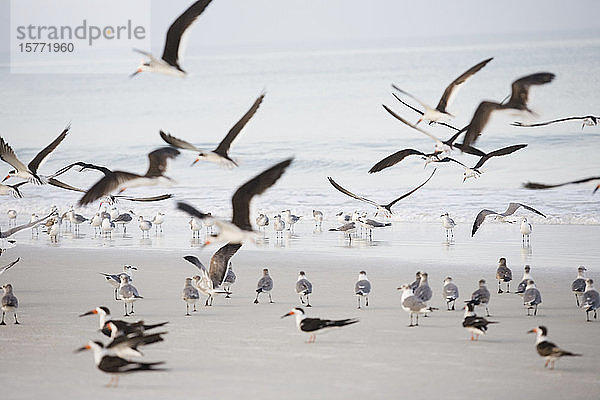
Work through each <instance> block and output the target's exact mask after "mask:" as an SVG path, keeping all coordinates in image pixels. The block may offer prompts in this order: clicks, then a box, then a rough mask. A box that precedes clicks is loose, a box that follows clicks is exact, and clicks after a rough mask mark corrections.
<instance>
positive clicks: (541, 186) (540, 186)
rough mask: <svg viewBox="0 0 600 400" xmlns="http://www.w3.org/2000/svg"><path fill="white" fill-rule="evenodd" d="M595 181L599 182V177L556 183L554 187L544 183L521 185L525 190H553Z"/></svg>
mask: <svg viewBox="0 0 600 400" xmlns="http://www.w3.org/2000/svg"><path fill="white" fill-rule="evenodd" d="M597 180H600V176H593V177H590V178H584V179H578V180H576V181H571V182H564V183H558V184H555V185H548V184H545V183H535V182H527V183H524V184H523V187H524V188H526V189H550V188H555V187H559V186H564V185H571V184H577V183H585V182H590V181H597Z"/></svg>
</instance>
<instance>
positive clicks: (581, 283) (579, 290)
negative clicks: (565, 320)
mask: <svg viewBox="0 0 600 400" xmlns="http://www.w3.org/2000/svg"><path fill="white" fill-rule="evenodd" d="M585 271H586V268H585V267H584V266H583V265H581V266H579V267H578V268H577V278H576V279H575V280H574V281H573V283H572V284H571V292H573V293H574V294H575V301H576V302H577V307H579V297H580V296H583V292H585V274H584V272H585Z"/></svg>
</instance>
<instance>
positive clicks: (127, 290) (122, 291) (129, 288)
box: [119, 274, 143, 317]
mask: <svg viewBox="0 0 600 400" xmlns="http://www.w3.org/2000/svg"><path fill="white" fill-rule="evenodd" d="M119 296H121V300H123V303H124V305H125V314H124V316H125V317H127V316H128V315H129V314H133V303H134V302H135V301H136V300H137V299H143V297H142V296H140V294H139V293H138V290H137V288H136V287H135V286H133V285H132V284H131V283H130V280H129V275H127V274H121V285H120V286H119ZM127 304H131V311H130V312H129V313H128V312H127Z"/></svg>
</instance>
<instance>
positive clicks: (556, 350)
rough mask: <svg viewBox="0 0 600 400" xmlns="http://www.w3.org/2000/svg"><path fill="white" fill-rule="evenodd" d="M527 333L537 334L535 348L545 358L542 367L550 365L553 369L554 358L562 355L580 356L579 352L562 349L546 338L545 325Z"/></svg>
mask: <svg viewBox="0 0 600 400" xmlns="http://www.w3.org/2000/svg"><path fill="white" fill-rule="evenodd" d="M527 333H535V334H536V335H537V337H536V340H535V349H536V350H537V352H538V354H539V355H540V356H541V357H544V358H545V359H546V363H545V364H544V368H547V367H548V365H550V369H554V363H555V362H556V360H557V359H559V358H560V357H563V356H574V357H578V356H581V354H575V353H571V352H570V351H566V350H563V349H561V348H560V347H558V346H557V345H555V344H554V343H552V342H549V341H548V340H546V335H548V328H546V327H545V326H538V327H537V328H533V329H532V330H530V331H528V332H527Z"/></svg>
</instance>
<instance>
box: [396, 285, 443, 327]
mask: <svg viewBox="0 0 600 400" xmlns="http://www.w3.org/2000/svg"><path fill="white" fill-rule="evenodd" d="M398 290H402V297H401V298H400V303H401V304H402V309H403V310H404V311H406V312H407V313H409V314H410V325H408V326H409V327H413V326H419V314H424V315H427V313H429V312H431V311H433V310H436V309H435V308H432V307H428V306H427V303H425V302H424V301H423V300H421V299H419V298H418V297H417V296H415V295H414V294H413V292H412V289H411V288H410V286H408V285H402V286H400V287H399V288H398ZM413 315H415V316H416V317H417V321H416V323H415V324H413Z"/></svg>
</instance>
